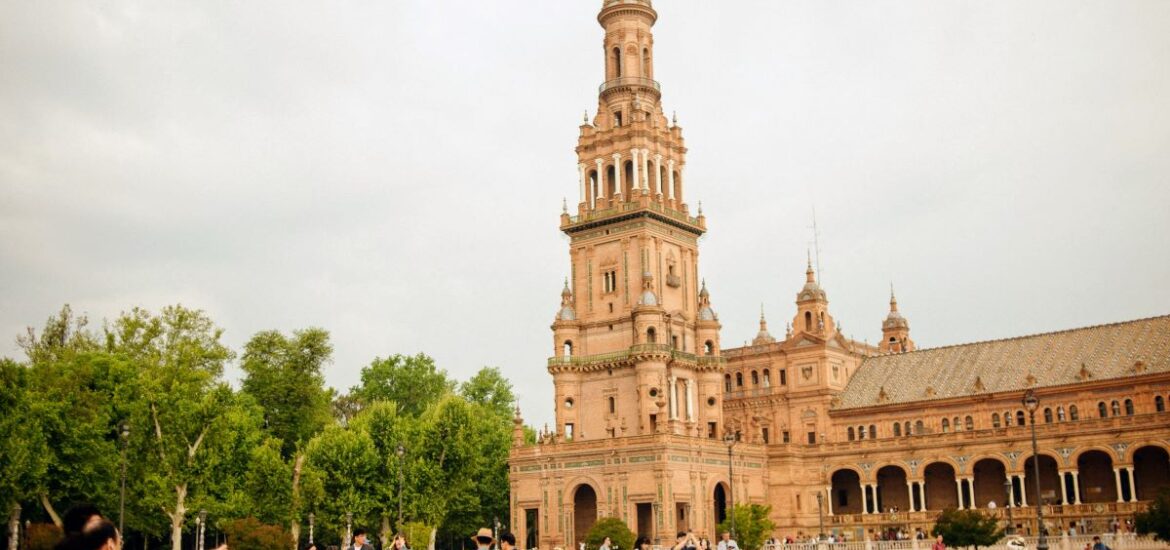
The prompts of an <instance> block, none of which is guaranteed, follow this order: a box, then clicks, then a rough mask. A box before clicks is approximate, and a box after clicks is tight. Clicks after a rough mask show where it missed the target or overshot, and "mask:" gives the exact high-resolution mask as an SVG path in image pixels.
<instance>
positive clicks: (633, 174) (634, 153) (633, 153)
mask: <svg viewBox="0 0 1170 550" xmlns="http://www.w3.org/2000/svg"><path fill="white" fill-rule="evenodd" d="M630 159H631V160H632V161H633V164H634V171H633V172H631V173H630V177H632V178H634V181H631V182H630V194H631V195H633V194H634V191H635V190H637V189H638V185H639V184H638V182H639V181H642V180H639V179H638V165H639V164H641V163H640V162H638V149H630Z"/></svg>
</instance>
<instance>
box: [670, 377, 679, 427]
mask: <svg viewBox="0 0 1170 550" xmlns="http://www.w3.org/2000/svg"><path fill="white" fill-rule="evenodd" d="M676 418H678V383H677V379H676V378H675V377H673V376H671V377H670V419H671V420H674V419H676Z"/></svg>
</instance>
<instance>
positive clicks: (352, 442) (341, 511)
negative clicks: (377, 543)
mask: <svg viewBox="0 0 1170 550" xmlns="http://www.w3.org/2000/svg"><path fill="white" fill-rule="evenodd" d="M305 457H306V460H305V467H306V473H308V474H311V475H312V476H314V477H315V478H316V479H317V481H316V482H314V484H315V485H318V486H319V488H320V492H319V497H317V498H314V499H311V500H310V499H306V500H307V501H308V502H307V504H308V506H309V507H310V509H312V510H315V512H316V514H317V522H318V523H319V524H321V525H323V526H325V527H326V528H329V529H334V530H336V531H341V530H343V529H344V528H345V514H346V513H352V514H353V517H354V524H355V526H365V525H367V524H368V523H370V522H371V520H372V519H373V518H374V512H375V510H377V509H378V501H377V493H376V492H375V491H376V487H377V485H378V484H382V483H385V480H382V479H379V478H378V477H377V473H378V463H379V458H378V454H377V451H376V450H375V448H374V442H373V441H372V440H371V439H370V436H369V434H367V433H365V432H363V431H361V430H355V429H352V428H345V427H342V426H330V427H328V428H326V429H325V431H323V432H321V433H320V434H318V435H317V437H314V438H313V439H312V440H311V441H309V444H308V445H307V446H306V447H305Z"/></svg>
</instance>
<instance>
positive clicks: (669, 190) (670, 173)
mask: <svg viewBox="0 0 1170 550" xmlns="http://www.w3.org/2000/svg"><path fill="white" fill-rule="evenodd" d="M666 198H668V199H670V200H674V159H670V160H668V161H666Z"/></svg>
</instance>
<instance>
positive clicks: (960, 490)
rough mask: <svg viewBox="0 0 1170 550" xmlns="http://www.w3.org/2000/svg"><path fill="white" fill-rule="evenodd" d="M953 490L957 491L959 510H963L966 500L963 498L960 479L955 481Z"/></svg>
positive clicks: (961, 480)
mask: <svg viewBox="0 0 1170 550" xmlns="http://www.w3.org/2000/svg"><path fill="white" fill-rule="evenodd" d="M955 489H957V490H958V491H959V509H960V510H962V509H964V506H963V503H964V502H965V501H966V500H967V499H965V498H963V479H962V478H959V479H956V480H955Z"/></svg>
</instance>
